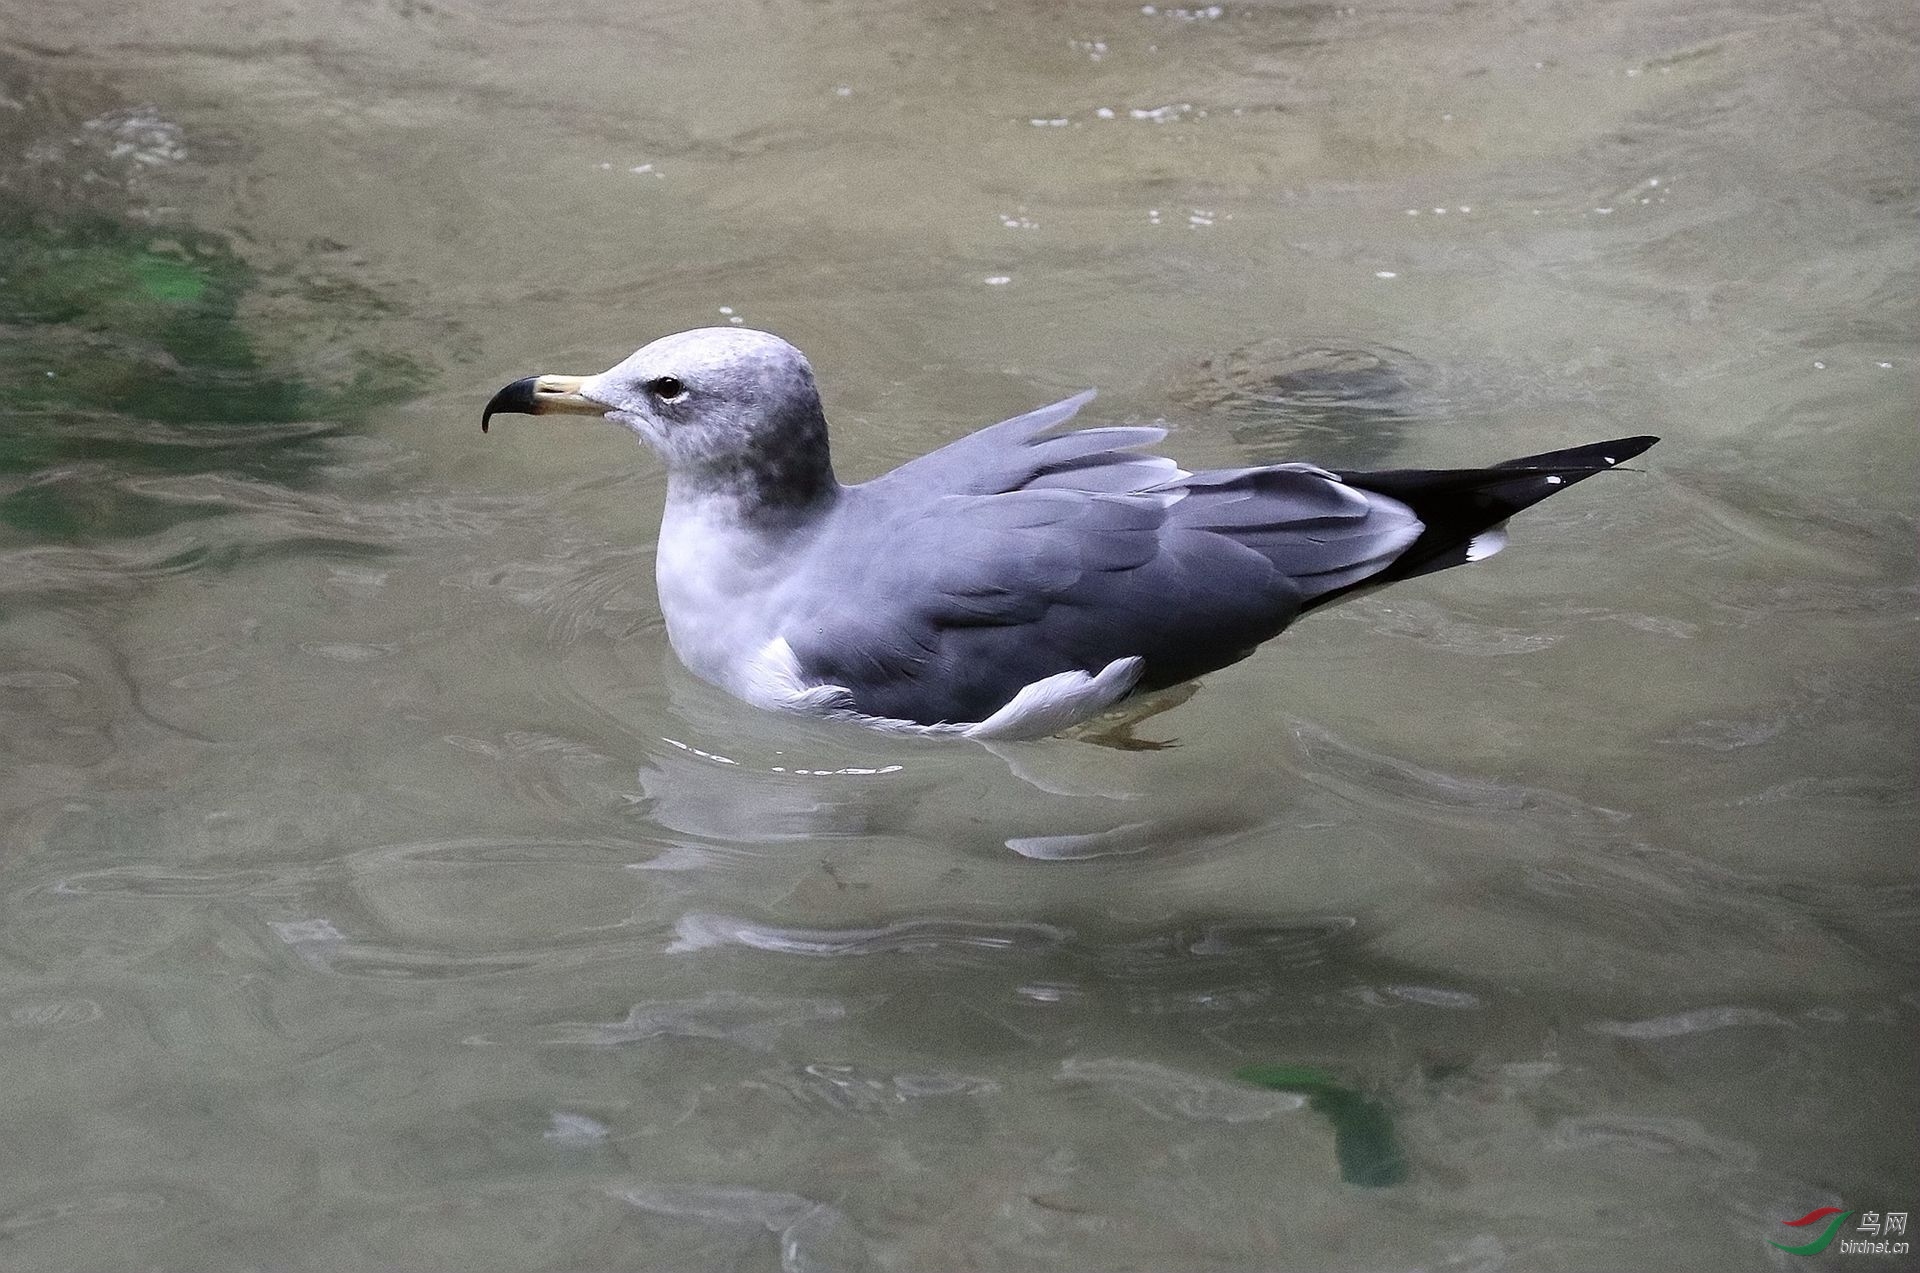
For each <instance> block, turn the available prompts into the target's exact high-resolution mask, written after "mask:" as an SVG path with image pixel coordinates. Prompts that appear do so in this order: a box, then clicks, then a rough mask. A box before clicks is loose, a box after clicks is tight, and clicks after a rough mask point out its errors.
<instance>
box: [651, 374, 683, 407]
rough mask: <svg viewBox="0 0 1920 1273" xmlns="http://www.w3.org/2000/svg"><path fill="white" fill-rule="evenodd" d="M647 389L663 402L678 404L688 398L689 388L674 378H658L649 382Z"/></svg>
mask: <svg viewBox="0 0 1920 1273" xmlns="http://www.w3.org/2000/svg"><path fill="white" fill-rule="evenodd" d="M647 389H648V390H649V391H650V392H651V393H652V394H653V396H654V397H656V398H658V399H660V401H662V402H678V401H680V399H682V398H684V397H686V396H687V387H686V385H684V384H682V383H681V382H680V381H679V380H678V379H676V378H675V377H673V376H657V377H655V378H654V379H652V380H649V381H647Z"/></svg>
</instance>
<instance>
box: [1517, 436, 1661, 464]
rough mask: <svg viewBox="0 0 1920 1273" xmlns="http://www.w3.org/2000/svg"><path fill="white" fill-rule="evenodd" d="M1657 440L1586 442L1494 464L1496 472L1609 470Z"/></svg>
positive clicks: (1644, 437)
mask: <svg viewBox="0 0 1920 1273" xmlns="http://www.w3.org/2000/svg"><path fill="white" fill-rule="evenodd" d="M1659 440H1660V439H1659V438H1656V437H1653V436H1651V435H1648V434H1642V435H1641V436H1639V437H1637V438H1614V439H1612V440H1611V441H1608V442H1589V443H1587V444H1586V445H1585V446H1575V447H1568V448H1567V449H1566V450H1564V451H1548V452H1545V453H1544V454H1541V455H1527V456H1522V457H1521V458H1520V459H1517V460H1507V461H1505V462H1504V463H1500V464H1496V465H1494V466H1493V467H1494V468H1496V469H1592V470H1594V471H1599V470H1601V469H1610V468H1613V467H1614V466H1616V465H1619V464H1624V463H1626V462H1627V461H1628V460H1631V459H1632V458H1633V457H1634V456H1636V455H1639V454H1641V453H1642V452H1644V451H1646V450H1648V449H1649V448H1650V447H1652V446H1653V444H1654V443H1656V442H1658V441H1659Z"/></svg>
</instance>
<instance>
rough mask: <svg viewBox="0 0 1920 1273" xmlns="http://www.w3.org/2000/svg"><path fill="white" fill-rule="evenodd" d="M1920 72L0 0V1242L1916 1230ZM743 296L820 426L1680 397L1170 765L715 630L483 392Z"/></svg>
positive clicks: (262, 1251)
mask: <svg viewBox="0 0 1920 1273" xmlns="http://www.w3.org/2000/svg"><path fill="white" fill-rule="evenodd" d="M1916 54H1920V22H1916V20H1915V18H1914V16H1913V14H1912V12H1911V10H1910V9H1908V8H1906V7H1903V6H1893V5H1882V4H1876V3H1867V2H1861V3H1840V4H1833V5H1827V6H1821V7H1813V6H1791V5H1738V4H1699V5H1691V6H1684V7H1682V8H1680V9H1678V10H1676V9H1674V8H1673V7H1671V6H1664V5H1656V4H1651V3H1646V2H1644V0H1628V2H1622V3H1609V4H1599V5H1587V6H1571V7H1564V6H1563V7H1558V8H1555V7H1548V8H1540V7H1538V6H1521V5H1510V4H1501V5H1480V6H1466V7H1461V6H1457V5H1450V4H1437V3H1435V4H1428V3H1419V2H1414V3H1404V4H1398V5H1391V6H1357V5H1356V6H1327V5H1290V4H1265V3H1259V4H1255V3H1244V2H1243V3H1236V4H1229V5H1222V6H1197V7H1188V8H1181V7H1173V6H1141V5H1137V4H1131V3H1128V4H1072V5H1061V6H1050V7H1039V6H1031V7H1028V6H998V7H988V6H982V7H954V6H939V7H935V6H919V5H912V4H900V3H894V4H886V3H864V4H851V3H837V4H836V3H811V4H810V3H801V2H800V0H764V2H761V3H744V4H742V3H732V2H731V0H720V2H718V3H705V4H699V5H693V4H680V5H653V6H630V5H620V4H614V3H608V2H607V0H572V2H570V3H563V4H558V5H543V6H537V7H535V6H520V7H514V6H505V5H497V4H480V3H474V2H473V0H431V2H430V3H429V2H427V0H383V2H379V3H373V2H369V3H362V4H356V5H347V6H334V5H319V4H304V5H303V4H287V5H281V6H276V7H267V8H259V9H250V10H240V9H233V8H230V7H221V6H195V5H187V4H177V3H174V4H170V3H161V2H159V0H154V2H151V3H135V4H131V5H128V4H116V5H108V4H105V3H100V2H98V0H77V2H76V3H72V4H65V5H58V6H55V5H40V4H32V3H28V2H27V0H0V145H3V146H4V155H5V159H4V163H0V758H3V759H0V837H4V838H0V908H3V909H0V1063H4V1067H5V1074H6V1082H5V1083H4V1084H0V1129H4V1130H3V1132H0V1139H3V1140H4V1144H5V1147H6V1152H5V1153H4V1154H0V1265H3V1266H5V1267H7V1268H18V1269H86V1270H104V1269H122V1268H125V1269H133V1268H142V1269H145V1268H161V1269H205V1268H242V1267H245V1268H274V1269H316V1270H344V1269H502V1270H507V1269H545V1268H615V1267H619V1268H662V1269H666V1268H672V1269H689V1268H728V1269H735V1268H737V1269H775V1268H781V1269H785V1270H827V1269H831V1270H844V1269H858V1268H871V1269H903V1270H904V1269H958V1268H990V1269H1009V1270H1011V1269H1033V1268H1055V1269H1074V1270H1077V1269H1089V1268H1110V1269H1120V1268H1135V1269H1176V1268H1177V1269H1271V1268H1280V1267H1313V1268H1343V1269H1345V1268H1351V1269H1416V1268H1418V1269H1431V1270H1442V1269H1445V1270H1469V1269H1481V1270H1494V1269H1515V1270H1539V1269H1619V1268H1681V1267H1685V1268H1699V1269H1719V1268H1748V1267H1754V1268H1761V1267H1775V1266H1776V1264H1775V1262H1786V1261H1794V1260H1795V1259H1796V1257H1789V1256H1782V1255H1779V1254H1778V1253H1776V1252H1775V1251H1774V1250H1773V1248H1771V1247H1769V1246H1768V1245H1767V1242H1768V1240H1769V1239H1774V1238H1778V1239H1780V1240H1781V1241H1782V1242H1787V1241H1791V1240H1794V1239H1795V1238H1796V1237H1798V1236H1800V1235H1802V1234H1803V1233H1804V1231H1798V1230H1790V1229H1786V1228H1782V1227H1781V1226H1780V1224H1779V1222H1780V1220H1782V1219H1784V1218H1791V1217H1794V1216H1798V1215H1800V1214H1802V1213H1804V1212H1806V1211H1808V1210H1811V1209H1813V1208H1815V1207H1818V1206H1826V1205H1837V1206H1840V1207H1842V1208H1847V1209H1853V1210H1869V1209H1872V1210H1879V1211H1883V1212H1884V1211H1906V1210H1911V1209H1912V1208H1913V1207H1914V1205H1915V1204H1916V1203H1920V1164H1916V1154H1915V1151H1914V1140H1913V1138H1912V1136H1911V1132H1912V1129H1913V1128H1914V1126H1915V1125H1916V1114H1920V1109H1917V1108H1916V1105H1917V1104H1920V1102H1917V1101H1916V1088H1915V1084H1914V1081H1913V1080H1914V1074H1915V1061H1916V1057H1915V1045H1914V1041H1915V1038H1916V1031H1915V1026H1916V1019H1917V1018H1920V990H1917V988H1916V987H1917V981H1916V977H1915V972H1916V959H1915V949H1916V938H1917V937H1920V907H1916V880H1915V871H1914V845H1915V843H1916V826H1915V823H1916V818H1915V772H1916V768H1915V763H1916V756H1915V752H1916V745H1915V744H1916V730H1915V725H1916V721H1915V704H1916V701H1917V700H1920V693H1916V684H1915V679H1916V678H1915V671H1914V669H1915V666H1916V662H1915V654H1916V650H1915V641H1914V636H1913V632H1914V614H1915V573H1916V572H1915V560H1914V513H1915V503H1916V499H1915V480H1914V479H1915V468H1916V458H1920V457H1917V455H1916V452H1917V451H1920V446H1917V445H1916V430H1915V427H1914V425H1915V403H1916V394H1915V387H1914V356H1915V333H1916V328H1917V327H1920V324H1917V323H1916V312H1915V311H1916V300H1915V298H1916V286H1915V284H1916V277H1915V275H1916V271H1915V264H1916V258H1917V257H1920V238H1917V237H1916V235H1915V212H1916V203H1917V202H1920V173H1917V172H1916V158H1915V156H1916V155H1917V154H1920V149H1917V148H1916V146H1915V142H1916V137H1915V133H1916V129H1915V127H1914V105H1915V101H1916V93H1917V92H1920V82H1917V76H1920V72H1916V67H1920V57H1917V56H1916ZM729 320H739V321H743V322H748V323H752V324H754V325H756V326H765V327H769V328H772V329H774V330H777V331H779V332H781V333H783V334H785V335H786V336H788V337H789V338H790V339H792V340H794V341H795V342H796V343H798V344H800V345H801V346H802V347H804V348H805V349H807V350H808V352H809V353H810V354H811V355H812V356H813V359H814V361H815V363H816V365H817V367H818V368H819V371H820V375H821V378H822V381H823V383H824V385H825V387H826V392H827V402H828V409H829V412H830V414H831V415H832V417H833V419H834V421H835V426H836V439H837V460H838V464H839V467H840V470H841V472H842V473H843V474H845V475H846V476H848V477H850V478H852V477H864V476H867V475H870V474H873V473H877V472H880V471H882V470H884V469H885V468H887V467H890V466H891V465H893V464H894V463H897V462H898V461H900V460H902V459H904V458H906V457H909V456H911V455H914V454H917V453H919V452H921V451H923V450H925V449H927V448H929V447H930V446H933V445H935V444H936V443H938V442H940V441H943V440H947V439H951V438H953V437H956V436H958V435H959V434H960V433H962V432H963V431H965V430H966V429H968V428H970V427H973V426H975V425H978V424H981V423H985V422H987V421H989V420H992V419H997V418H999V417H1000V416H1003V415H1007V414H1011V413H1013V412H1015V411H1018V410H1021V409H1024V408H1026V407H1030V406H1032V405H1035V404H1037V403H1040V402H1044V401H1048V400H1051V399H1053V398H1056V397H1059V396H1062V395H1063V394H1064V393H1065V392H1067V391H1070V390H1072V389H1077V388H1080V387H1083V386H1085V385H1088V384H1097V385H1099V386H1100V387H1102V389H1103V390H1104V391H1105V394H1104V396H1103V397H1102V398H1101V400H1100V402H1099V403H1098V404H1096V405H1097V408H1098V412H1097V413H1098V414H1100V415H1102V416H1104V417H1105V418H1109V419H1114V420H1151V419H1162V418H1164V419H1165V420H1166V421H1167V422H1168V423H1169V424H1170V426H1171V427H1172V429H1173V430H1174V433H1173V437H1172V439H1171V443H1170V445H1171V447H1172V449H1173V451H1174V453H1175V454H1177V455H1178V456H1180V457H1181V458H1182V459H1184V460H1186V461H1189V462H1190V463H1198V464H1221V463H1236V462H1246V461H1249V460H1264V459H1272V458H1278V457H1283V456H1287V457H1292V456H1300V457H1309V458H1317V459H1321V460H1324V461H1329V462H1338V463H1346V464H1393V465H1411V464H1427V463H1430V464H1456V463H1467V462H1476V461H1491V460H1495V459H1500V458H1504V457H1506V456H1510V455H1514V454H1521V453H1524V452H1527V451H1537V450H1542V449H1545V448H1548V447H1552V446H1559V445H1567V444H1571V443H1574V442H1579V441H1585V440H1589V439H1591V438H1594V437H1604V436H1610V435H1615V434H1624V433H1636V432H1654V433H1659V434H1662V435H1664V436H1665V438H1666V441H1665V442H1664V444H1663V445H1662V446H1660V447H1659V448H1657V449H1655V450H1654V451H1652V452H1651V453H1649V455H1648V456H1647V457H1646V458H1645V460H1644V461H1641V462H1640V463H1638V464H1637V465H1636V469H1637V470H1638V471H1635V472H1631V473H1623V474H1621V475H1618V476H1617V477H1614V478H1612V479H1609V480H1607V481H1605V482H1595V483H1591V484H1588V485H1586V486H1583V487H1582V488H1581V490H1580V491H1578V492H1576V493H1574V494H1572V495H1569V496H1568V497H1566V498H1565V499H1563V500H1555V501H1553V502H1552V503H1550V504H1548V505H1545V506H1543V507H1541V508H1540V509H1538V510H1535V511H1534V512H1532V513H1529V514H1528V515H1527V517H1526V518H1525V522H1524V525H1523V526H1522V527H1520V528H1518V529H1519V531H1520V532H1521V533H1518V534H1516V536H1515V546H1514V548H1513V549H1512V550H1510V551H1509V552H1508V553H1507V554H1505V555H1504V556H1502V557H1501V558H1500V559H1499V561H1497V562H1494V563H1491V564H1489V565H1488V566H1486V567H1484V568H1479V569H1475V570H1472V571H1456V572H1453V573H1450V574H1448V575H1445V576H1441V577H1437V578H1432V579H1426V580H1421V581H1417V582H1415V583H1411V584H1408V585H1404V586H1402V587H1399V588H1396V589H1394V590H1391V591H1389V592H1386V593H1382V594H1379V595H1377V596H1374V597H1372V598H1369V599H1364V600H1362V601H1358V602H1355V603H1353V604H1351V605H1349V606H1346V607H1343V608H1341V609H1339V610H1336V611H1334V612H1331V613H1329V614H1326V615H1323V616H1317V617H1315V618H1313V619H1312V620H1310V621H1308V622H1306V623H1304V624H1303V625H1302V626H1301V627H1299V628H1298V629H1296V630H1295V631H1294V632H1292V633H1290V634H1289V635H1288V636H1287V637H1286V638H1285V639H1284V640H1283V641H1281V642H1280V643H1278V644H1276V645H1275V646H1273V647H1272V648H1269V649H1267V650H1265V651H1263V652H1262V653H1261V654H1260V655H1259V656H1258V657H1256V658H1255V659H1253V660H1251V661H1249V662H1247V663H1244V664H1241V665H1239V666H1237V667H1235V668H1232V669H1229V670H1228V671H1225V672H1222V673H1218V674H1216V675H1214V676H1212V677H1209V678H1208V679H1207V682H1206V684H1205V686H1204V688H1202V690H1201V691H1200V693H1199V694H1198V695H1197V696H1195V697H1194V698H1193V699H1192V700H1191V701H1189V702H1187V703H1185V704H1184V705H1182V706H1180V707H1178V708H1177V709H1176V710H1174V711H1172V712H1170V713H1168V714H1167V715H1164V716H1161V717H1157V718H1155V719H1154V720H1153V721H1151V722H1148V723H1147V725H1146V726H1144V727H1143V732H1144V733H1145V734H1146V735H1147V736H1149V737H1150V738H1156V739H1162V740H1165V739H1177V740H1178V743H1179V745H1178V746H1177V747H1172V748H1168V749H1162V750H1150V751H1119V750H1114V749H1111V748H1102V747H1094V746H1091V745H1088V744H1085V743H1077V742H1063V741H1054V742H1047V743H1042V744H1023V745H1018V746H1003V747H1000V748H997V749H994V750H988V749H986V748H982V747H978V746H974V745H971V744H969V745H958V744H954V743H938V744H936V743H930V742H924V741H917V740H905V741H902V740H896V739H887V738H881V737H876V736H872V735H868V734H864V733H858V732H848V731H846V730H842V729H839V728H829V727H826V726H816V725H810V724H805V723H796V722H793V721H785V720H781V719H777V718H773V717H770V716H766V715H763V714H758V713H754V712H752V711H750V710H748V709H745V708H743V707H742V706H740V705H739V704H737V703H734V702H733V701H731V700H729V699H727V698H725V697H724V696H723V695H721V694H719V693H718V692H717V691H714V690H711V689H709V688H707V687H705V686H703V685H701V684H700V683H698V682H696V681H694V680H692V679H691V678H690V677H689V676H688V675H687V674H686V673H685V672H684V671H683V670H682V669H680V668H679V667H678V666H677V664H676V663H675V662H674V660H673V658H672V655H671V652H670V651H669V650H668V649H667V646H666V642H665V635H664V631H663V628H662V625H661V622H660V616H659V613H658V609H657V605H656V602H655V600H654V595H653V588H652V579H651V569H650V559H651V547H652V537H653V534H654V532H655V527H656V525H657V519H658V514H659V508H660V501H661V493H662V483H661V479H660V475H659V473H658V471H657V470H656V468H655V467H654V466H653V465H652V464H651V463H650V462H649V461H648V460H647V459H646V457H645V456H644V455H643V454H641V453H639V452H637V451H636V450H635V449H634V448H633V447H632V446H631V445H630V444H629V443H628V442H627V441H626V440H625V439H624V438H623V436H622V435H620V434H618V433H617V432H615V431H614V430H611V429H606V428H596V427H592V426H590V425H584V424H579V423H575V424H572V425H560V426H553V425H550V424H548V423H547V422H544V421H541V422H535V421H530V420H529V421H520V422H519V423H517V424H516V423H512V422H511V421H504V422H503V423H505V424H511V427H509V428H502V429H499V430H496V431H495V433H494V435H493V436H492V437H491V438H486V439H483V438H481V436H480V435H479V433H478V432H477V431H476V430H475V429H474V427H473V426H474V425H475V424H476V423H477V417H478V410H479V406H480V403H481V402H482V401H483V400H484V398H485V396H486V395H487V394H488V393H489V392H490V391H491V390H492V389H493V388H495V387H496V386H497V385H498V384H500V383H502V382H504V381H505V380H507V379H510V378H512V377H516V376H520V375H524V374H527V373H530V372H535V371H576V372H586V371H594V370H598V369H599V368H601V367H604V366H606V365H607V364H609V363H611V362H612V361H614V360H615V359H616V358H618V357H620V356H621V355H623V354H625V353H626V352H627V351H628V350H629V349H631V348H632V347H633V346H635V345H638V344H640V343H642V342H643V341H645V340H647V339H649V338H651V337H653V336H655V335H658V334H661V333H663V332H666V331H670V330H674V329H678V328H682V327H688V326H694V325H699V324H703V323H714V322H725V321H729ZM1830 1258H1834V1259H1836V1260H1837V1259H1839V1258H1840V1257H1837V1256H1834V1257H1830ZM1779 1266H1780V1267H1784V1266H1785V1265H1784V1263H1781V1264H1779Z"/></svg>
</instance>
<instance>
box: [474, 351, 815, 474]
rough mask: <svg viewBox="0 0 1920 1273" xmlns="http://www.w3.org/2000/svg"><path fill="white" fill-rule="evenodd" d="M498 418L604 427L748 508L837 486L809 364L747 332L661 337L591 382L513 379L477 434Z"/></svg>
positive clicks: (798, 355)
mask: <svg viewBox="0 0 1920 1273" xmlns="http://www.w3.org/2000/svg"><path fill="white" fill-rule="evenodd" d="M502 412H515V413H519V414H524V415H545V414H548V413H562V414H572V415H597V416H602V417H604V418H606V419H608V420H612V421H613V422H614V423H615V424H618V425H621V426H623V427H625V428H628V429H631V430H632V431H633V432H635V433H637V434H639V435H640V438H641V439H642V440H643V441H644V442H646V444H647V445H648V446H650V447H652V448H653V450H654V452H655V453H656V454H658V455H659V456H660V458H661V460H663V461H664V462H665V463H666V466H667V473H668V477H669V480H670V481H672V482H674V483H676V484H680V485H682V486H684V487H686V488H687V489H689V490H692V491H700V492H709V491H710V492H712V493H726V494H732V495H734V496H735V497H736V498H738V499H739V500H740V501H741V503H742V504H743V505H745V506H746V507H747V508H748V511H755V510H758V509H766V510H772V509H778V508H791V507H799V506H805V505H808V504H811V503H812V502H813V501H815V500H818V499H820V498H822V497H824V496H826V495H828V494H830V493H831V492H832V491H834V490H835V489H837V483H836V482H835V481H834V476H833V466H832V462H831V460H830V458H829V454H828V448H827V421H826V416H825V415H824V414H823V413H822V411H821V408H820V392H819V390H818V389H817V388H816V387H815V386H814V382H813V368H812V367H811V366H810V365H809V364H808V363H807V359H806V356H805V355H804V354H802V353H801V352H800V351H799V350H798V349H795V348H794V347H793V346H792V345H789V344H788V343H787V342H786V341H784V340H781V339H780V338H779V337H778V336H774V335H771V334H769V333H767V332H762V331H753V330H751V329H750V328H745V327H701V328H696V329H695V330H693V331H684V332H679V333H677V334H675V335H672V336H663V337H661V338H660V339H659V340H656V341H654V342H653V343H652V344H650V345H647V346H645V347H644V348H642V349H640V350H638V351H636V352H635V353H633V354H631V355H629V356H628V357H627V358H626V359H624V360H623V361H621V362H619V363H617V364H615V365H614V366H612V367H610V368H608V369H607V370H606V371H603V372H601V373H600V374H599V375H597V376H557V375H543V376H528V377H526V378H525V379H523V380H516V381H514V382H513V383H512V384H510V385H508V386H507V387H506V388H504V389H502V390H500V392H499V393H497V394H495V395H494V396H493V400H492V401H491V402H489V403H488V404H487V407H486V414H485V415H484V416H482V418H481V425H480V427H481V428H482V429H485V428H486V427H487V423H488V421H489V420H491V418H492V417H493V416H494V415H496V414H499V413H502Z"/></svg>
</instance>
